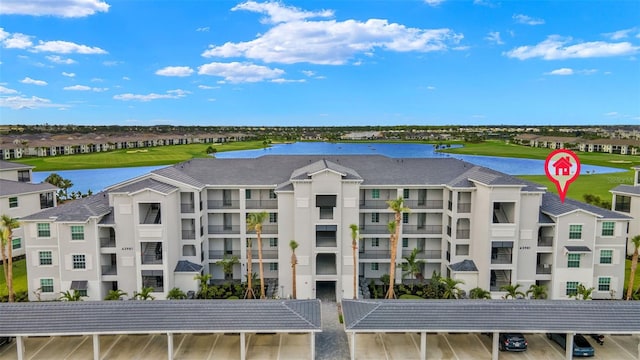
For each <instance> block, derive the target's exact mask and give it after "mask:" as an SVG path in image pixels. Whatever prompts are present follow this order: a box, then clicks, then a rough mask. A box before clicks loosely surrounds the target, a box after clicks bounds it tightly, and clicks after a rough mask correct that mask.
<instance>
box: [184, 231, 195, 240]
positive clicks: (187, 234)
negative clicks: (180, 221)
mask: <svg viewBox="0 0 640 360" xmlns="http://www.w3.org/2000/svg"><path fill="white" fill-rule="evenodd" d="M182 238H183V239H195V238H196V231H195V230H182Z"/></svg>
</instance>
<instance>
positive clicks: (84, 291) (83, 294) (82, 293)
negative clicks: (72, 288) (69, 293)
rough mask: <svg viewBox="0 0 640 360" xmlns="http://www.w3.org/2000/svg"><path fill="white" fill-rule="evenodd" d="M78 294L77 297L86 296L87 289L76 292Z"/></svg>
mask: <svg viewBox="0 0 640 360" xmlns="http://www.w3.org/2000/svg"><path fill="white" fill-rule="evenodd" d="M76 291H77V292H78V295H80V296H87V289H81V290H76Z"/></svg>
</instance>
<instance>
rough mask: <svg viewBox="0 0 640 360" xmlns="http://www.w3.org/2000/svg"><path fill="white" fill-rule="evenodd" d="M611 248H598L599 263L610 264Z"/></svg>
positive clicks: (611, 257)
mask: <svg viewBox="0 0 640 360" xmlns="http://www.w3.org/2000/svg"><path fill="white" fill-rule="evenodd" d="M612 259H613V250H600V264H612V263H613V262H612Z"/></svg>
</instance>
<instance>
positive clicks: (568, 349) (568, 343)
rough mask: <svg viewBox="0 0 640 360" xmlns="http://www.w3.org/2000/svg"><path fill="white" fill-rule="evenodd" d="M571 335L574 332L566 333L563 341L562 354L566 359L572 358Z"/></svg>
mask: <svg viewBox="0 0 640 360" xmlns="http://www.w3.org/2000/svg"><path fill="white" fill-rule="evenodd" d="M573 335H575V334H574V333H567V341H565V343H564V345H565V348H564V356H565V358H566V359H567V360H571V359H573Z"/></svg>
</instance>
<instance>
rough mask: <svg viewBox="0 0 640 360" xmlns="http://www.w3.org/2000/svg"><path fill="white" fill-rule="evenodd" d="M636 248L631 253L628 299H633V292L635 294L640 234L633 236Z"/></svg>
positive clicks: (632, 240)
mask: <svg viewBox="0 0 640 360" xmlns="http://www.w3.org/2000/svg"><path fill="white" fill-rule="evenodd" d="M631 243H632V244H633V247H634V250H633V255H631V272H630V273H629V285H627V300H631V294H633V285H634V284H633V283H634V281H635V276H636V269H637V268H638V249H640V235H636V236H634V237H633V238H631Z"/></svg>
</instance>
